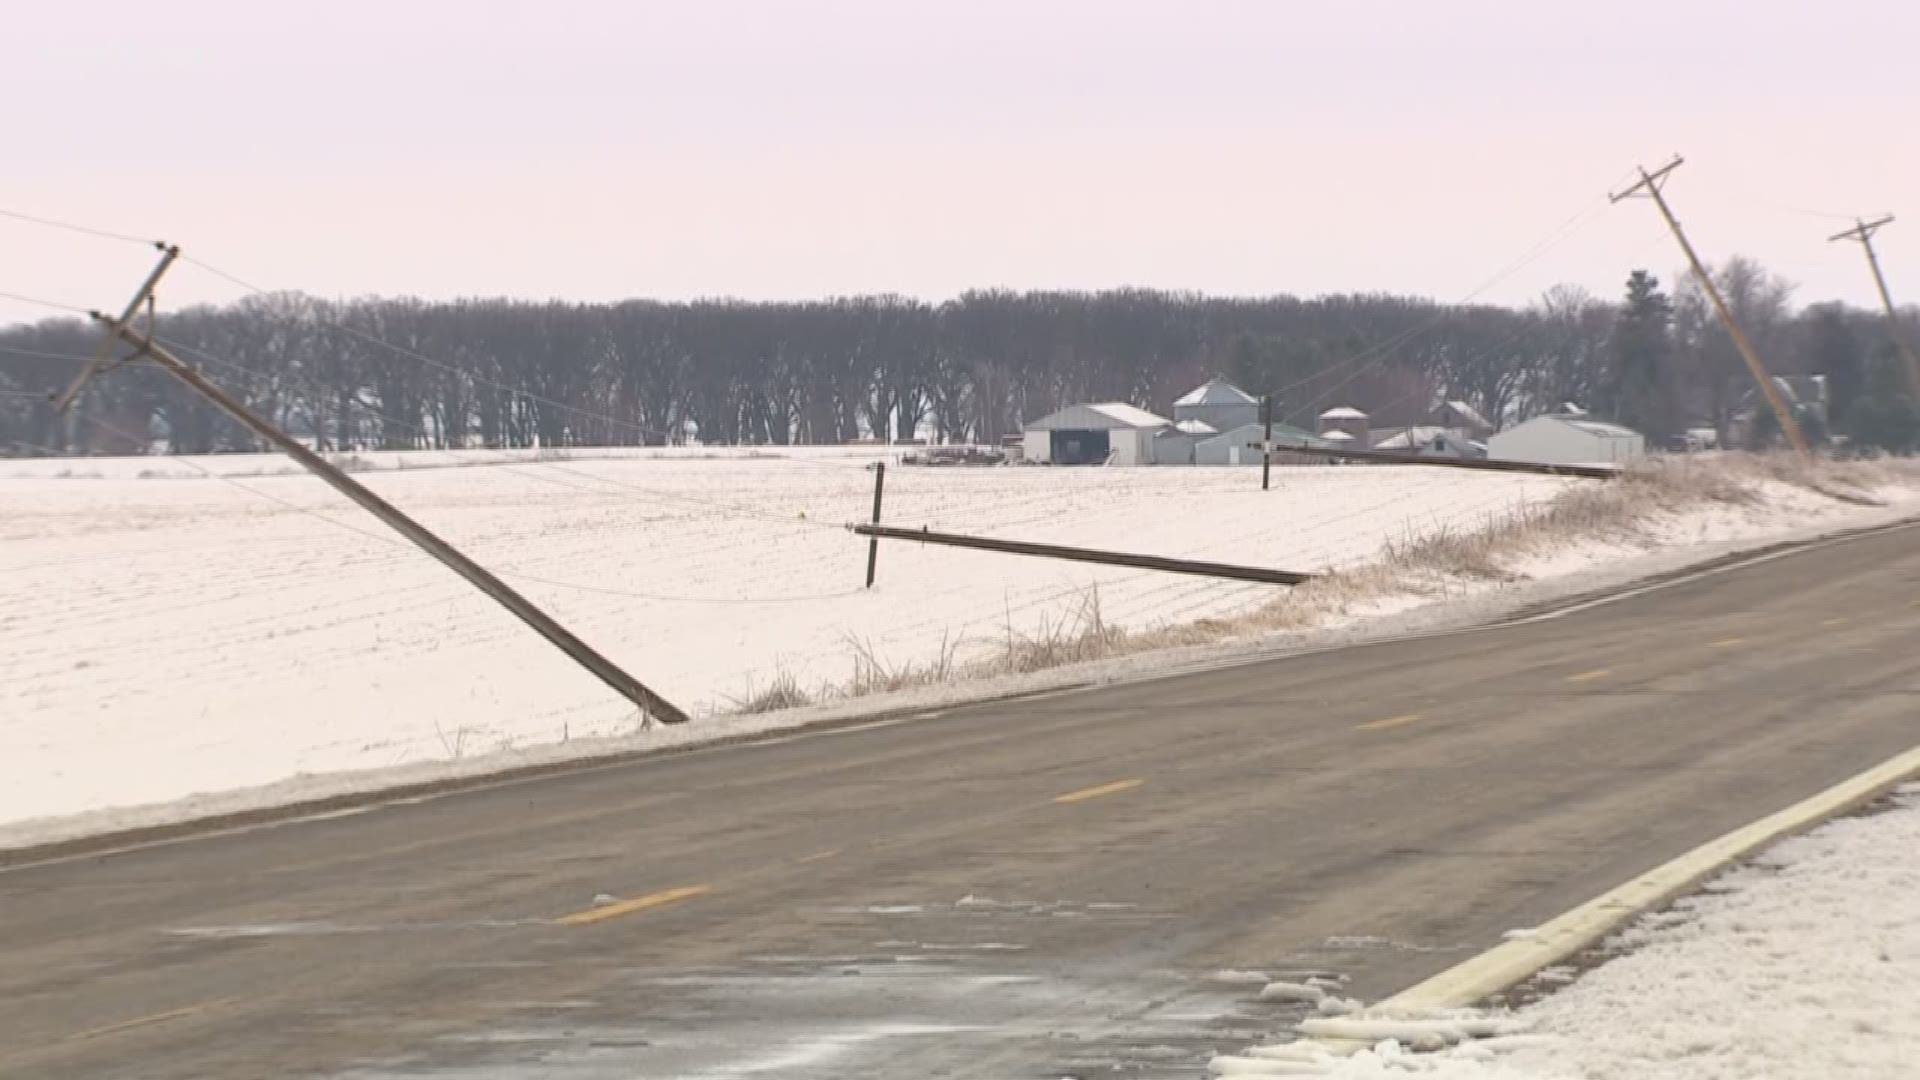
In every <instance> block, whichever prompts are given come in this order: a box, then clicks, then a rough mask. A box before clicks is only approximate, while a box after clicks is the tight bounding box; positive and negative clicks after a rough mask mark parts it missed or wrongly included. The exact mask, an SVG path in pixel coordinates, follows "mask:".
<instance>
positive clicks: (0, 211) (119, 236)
mask: <svg viewBox="0 0 1920 1080" xmlns="http://www.w3.org/2000/svg"><path fill="white" fill-rule="evenodd" d="M0 217H5V218H12V219H14V220H15V221H25V222H29V223H31V224H34V225H45V226H48V227H49V228H54V229H65V230H66V231H68V232H74V233H81V234H83V235H86V236H95V237H99V238H100V239H102V240H119V241H123V242H125V243H129V244H151V243H153V241H152V240H151V239H149V238H146V237H140V236H129V235H127V234H126V233H119V232H113V231H112V230H109V229H97V228H94V227H93V226H91V225H76V224H74V223H73V222H71V221H60V220H57V219H55V218H49V217H41V216H40V215H38V214H29V213H25V212H23V211H20V210H8V209H5V208H4V207H0Z"/></svg>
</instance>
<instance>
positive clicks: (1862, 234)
mask: <svg viewBox="0 0 1920 1080" xmlns="http://www.w3.org/2000/svg"><path fill="white" fill-rule="evenodd" d="M1891 224H1893V215H1892V214H1882V215H1880V216H1879V217H1877V218H1874V219H1873V220H1872V221H1862V220H1860V219H1859V218H1854V219H1853V228H1851V229H1843V230H1841V231H1840V232H1837V233H1834V234H1833V235H1832V236H1829V237H1827V239H1828V240H1829V241H1832V240H1858V241H1860V242H1861V243H1863V244H1864V243H1866V242H1868V241H1869V240H1872V239H1873V234H1874V233H1877V232H1879V231H1880V229H1881V227H1882V226H1886V225H1891Z"/></svg>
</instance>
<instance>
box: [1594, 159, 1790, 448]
mask: <svg viewBox="0 0 1920 1080" xmlns="http://www.w3.org/2000/svg"><path fill="white" fill-rule="evenodd" d="M1682 163H1683V159H1681V158H1679V157H1677V156H1676V157H1675V158H1674V159H1673V160H1672V161H1669V162H1667V163H1666V164H1665V165H1663V166H1661V167H1660V168H1658V169H1656V170H1654V171H1653V172H1648V171H1647V170H1645V169H1641V170H1640V182H1639V183H1637V184H1634V185H1633V186H1632V187H1630V188H1628V189H1627V190H1625V191H1622V192H1620V193H1619V194H1618V195H1613V196H1611V198H1612V199H1613V201H1614V202H1619V201H1620V200H1622V199H1630V198H1633V197H1634V196H1637V195H1642V194H1644V195H1646V196H1647V197H1648V198H1651V199H1652V200H1653V204H1654V205H1655V206H1657V207H1659V208H1660V216H1661V217H1663V218H1665V219H1666V222H1667V228H1669V229H1671V230H1673V238H1674V239H1675V240H1677V241H1679V242H1680V250H1681V251H1682V252H1684V253H1685V254H1686V256H1687V264H1688V265H1689V266H1691V267H1692V268H1693V276H1694V278H1695V279H1697V280H1698V281H1699V282H1700V287H1701V288H1702V289H1704V290H1705V291H1706V294H1707V298H1708V299H1709V300H1712V301H1713V310H1714V312H1715V313H1717V314H1718V315H1719V316H1720V324H1721V325H1722V326H1725V327H1726V328H1727V334H1728V335H1729V336H1731V337H1732V338H1733V345H1734V348H1736V349H1739V350H1740V358H1741V359H1743V360H1745V361H1746V362H1747V370H1748V371H1749V372H1751V373H1752V374H1753V381H1754V382H1755V383H1756V384H1758V385H1759V387H1760V393H1761V394H1763V395H1765V396H1766V399H1767V404H1768V406H1770V407H1771V408H1772V409H1773V415H1774V418H1775V419H1777V420H1779V421H1780V430H1781V431H1782V432H1783V433H1785V434H1786V436H1787V441H1788V442H1789V443H1792V444H1793V448H1794V449H1795V450H1798V451H1800V453H1802V454H1804V455H1806V456H1809V457H1811V456H1812V455H1813V451H1812V450H1811V449H1809V448H1808V447H1807V437H1806V436H1805V435H1803V434H1801V432H1800V423H1799V421H1798V420H1795V419H1794V416H1793V410H1792V409H1791V408H1789V407H1788V406H1787V400H1786V398H1784V397H1782V396H1781V394H1780V388H1779V387H1778V386H1775V385H1774V382H1773V376H1771V375H1769V374H1768V373H1767V367H1766V365H1765V364H1763V363H1761V362H1760V354H1759V353H1758V352H1756V351H1754V348H1753V342H1751V341H1749V340H1747V334H1746V331H1744V330H1742V329H1740V324H1739V323H1738V322H1736V321H1735V320H1734V317H1733V310H1732V309H1731V308H1729V307H1727V300H1726V297H1724V296H1721V295H1720V287H1719V286H1718V285H1716V284H1714V281H1713V275H1712V274H1709V273H1707V267H1706V264H1704V263H1702V262H1701V261H1700V256H1699V255H1698V254H1696V253H1695V252H1694V250H1693V245H1692V244H1691V243H1689V242H1688V241H1687V234H1686V233H1685V232H1683V231H1681V229H1680V222H1679V219H1677V218H1675V217H1674V216H1673V210H1672V208H1671V207H1669V206H1668V205H1667V198H1666V196H1665V195H1664V194H1662V193H1661V190H1660V189H1661V187H1662V186H1663V185H1665V183H1666V180H1667V177H1668V175H1670V174H1671V173H1672V172H1673V170H1675V169H1677V168H1679V167H1680V166H1681V164H1682Z"/></svg>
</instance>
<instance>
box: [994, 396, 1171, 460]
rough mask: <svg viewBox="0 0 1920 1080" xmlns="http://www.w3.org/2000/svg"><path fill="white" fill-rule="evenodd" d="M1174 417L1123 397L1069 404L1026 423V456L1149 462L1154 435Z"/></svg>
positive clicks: (1031, 458) (1028, 457)
mask: <svg viewBox="0 0 1920 1080" xmlns="http://www.w3.org/2000/svg"><path fill="white" fill-rule="evenodd" d="M1172 423H1173V422H1172V421H1170V420H1168V419H1167V418H1166V417H1164V416H1155V415H1154V414H1153V413H1150V412H1148V411H1147V410H1145V409H1142V408H1140V407H1138V406H1136V405H1129V404H1127V403H1126V402H1124V401H1107V402H1101V403H1099V404H1094V405H1069V406H1067V407H1066V408H1064V409H1061V410H1059V411H1058V412H1052V413H1048V414H1047V415H1045V416H1043V417H1041V418H1040V419H1038V420H1034V421H1032V422H1030V423H1028V424H1027V425H1026V428H1025V429H1024V430H1025V439H1024V442H1025V446H1026V459H1027V460H1028V461H1033V462H1041V463H1045V464H1051V465H1099V464H1102V463H1107V464H1113V465H1151V464H1152V463H1153V437H1154V435H1155V434H1156V433H1158V432H1160V431H1163V430H1165V429H1167V428H1169V427H1171V426H1172Z"/></svg>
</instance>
